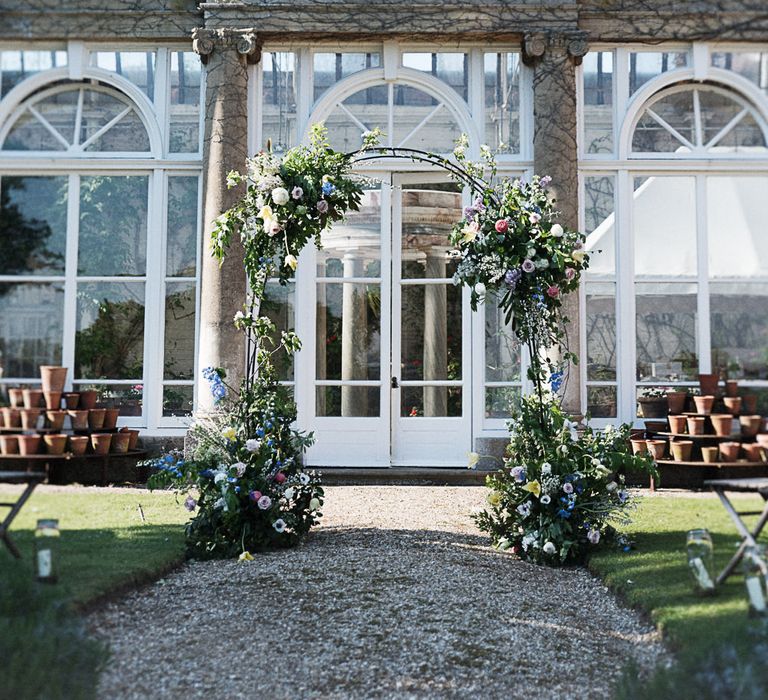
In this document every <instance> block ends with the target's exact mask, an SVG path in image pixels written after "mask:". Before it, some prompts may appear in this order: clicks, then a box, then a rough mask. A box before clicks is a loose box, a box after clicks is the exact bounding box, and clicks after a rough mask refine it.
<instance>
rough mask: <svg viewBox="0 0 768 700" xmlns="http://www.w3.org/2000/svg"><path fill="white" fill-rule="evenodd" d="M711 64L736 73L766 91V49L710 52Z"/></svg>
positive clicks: (767, 56)
mask: <svg viewBox="0 0 768 700" xmlns="http://www.w3.org/2000/svg"><path fill="white" fill-rule="evenodd" d="M711 57H712V65H713V66H715V67H716V68H724V69H726V70H732V71H733V72H734V73H738V74H739V75H741V76H743V77H744V78H746V79H747V80H750V81H752V82H753V83H755V84H756V85H757V86H758V87H759V88H762V90H763V91H764V92H766V93H768V51H734V52H722V51H716V52H714V53H712V56H711Z"/></svg>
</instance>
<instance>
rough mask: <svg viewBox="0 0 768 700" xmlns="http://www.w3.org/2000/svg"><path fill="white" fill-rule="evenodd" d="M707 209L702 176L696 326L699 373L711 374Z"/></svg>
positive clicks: (698, 184) (698, 192) (698, 179)
mask: <svg viewBox="0 0 768 700" xmlns="http://www.w3.org/2000/svg"><path fill="white" fill-rule="evenodd" d="M706 208H707V178H706V175H702V174H700V175H697V176H696V244H697V248H698V254H697V272H698V276H699V284H698V289H697V294H696V297H697V301H696V313H697V314H698V317H699V320H698V323H697V324H696V326H697V328H698V338H697V341H698V345H699V347H698V355H699V372H700V373H702V374H709V373H710V372H711V371H712V342H711V339H710V323H709V241H708V231H707V209H706Z"/></svg>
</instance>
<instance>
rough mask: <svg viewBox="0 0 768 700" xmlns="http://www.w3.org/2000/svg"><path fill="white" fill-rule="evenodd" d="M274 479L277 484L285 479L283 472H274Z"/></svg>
mask: <svg viewBox="0 0 768 700" xmlns="http://www.w3.org/2000/svg"><path fill="white" fill-rule="evenodd" d="M275 481H276V482H277V483H278V484H282V483H283V482H284V481H285V474H283V472H277V474H275Z"/></svg>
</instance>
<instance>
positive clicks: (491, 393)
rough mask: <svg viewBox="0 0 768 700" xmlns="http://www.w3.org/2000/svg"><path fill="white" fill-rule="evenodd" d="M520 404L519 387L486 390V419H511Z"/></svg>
mask: <svg viewBox="0 0 768 700" xmlns="http://www.w3.org/2000/svg"><path fill="white" fill-rule="evenodd" d="M519 402H520V387H519V386H492V387H486V388H485V417H486V418H511V417H512V413H513V412H514V411H515V409H516V408H517V406H518V405H519Z"/></svg>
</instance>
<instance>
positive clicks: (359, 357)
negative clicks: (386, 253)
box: [341, 253, 368, 416]
mask: <svg viewBox="0 0 768 700" xmlns="http://www.w3.org/2000/svg"><path fill="white" fill-rule="evenodd" d="M363 274H364V269H363V259H362V258H361V257H360V255H358V254H356V253H346V254H345V255H344V277H345V278H355V277H362V276H363ZM342 287H343V288H344V289H343V292H342V311H341V324H342V325H341V378H342V380H345V379H346V380H355V379H358V380H359V379H368V299H367V297H366V289H365V285H364V284H356V283H349V282H348V283H345V284H343V285H342ZM341 415H342V416H367V415H368V388H367V387H364V386H343V387H342V388H341Z"/></svg>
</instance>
